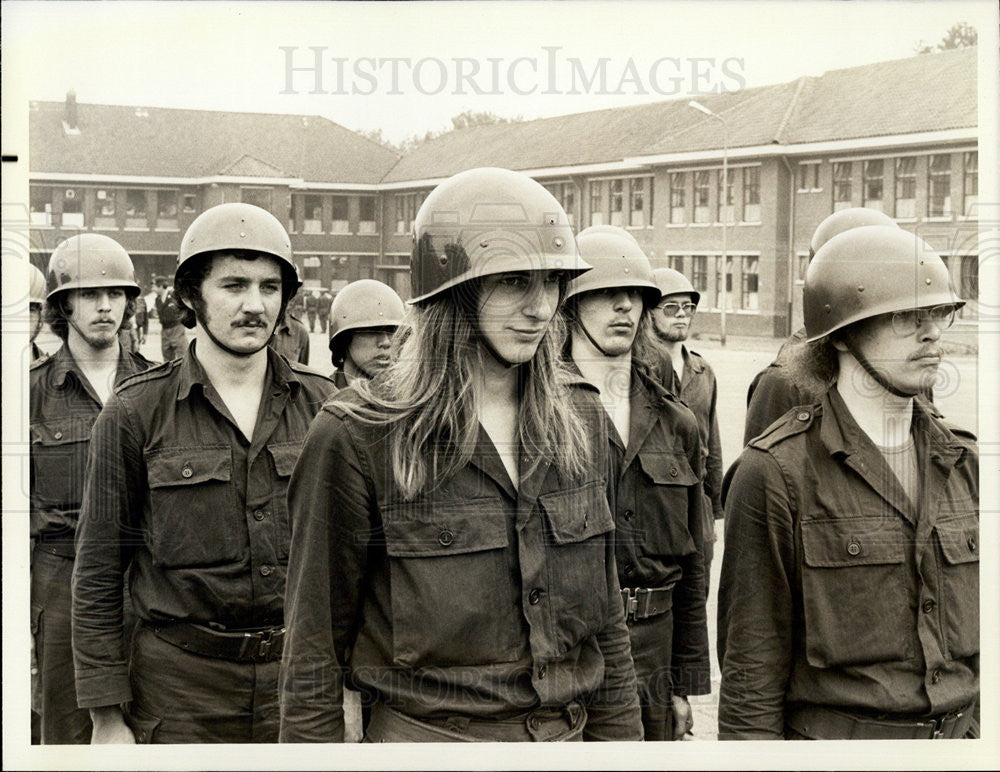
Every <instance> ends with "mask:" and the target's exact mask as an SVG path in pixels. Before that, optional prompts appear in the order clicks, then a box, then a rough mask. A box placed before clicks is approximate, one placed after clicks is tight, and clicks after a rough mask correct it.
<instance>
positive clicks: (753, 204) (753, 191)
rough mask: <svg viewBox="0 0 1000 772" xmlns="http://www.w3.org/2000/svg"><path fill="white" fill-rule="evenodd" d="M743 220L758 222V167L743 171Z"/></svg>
mask: <svg viewBox="0 0 1000 772" xmlns="http://www.w3.org/2000/svg"><path fill="white" fill-rule="evenodd" d="M743 220H744V221H745V222H760V167H759V166H750V167H747V168H745V169H744V170H743Z"/></svg>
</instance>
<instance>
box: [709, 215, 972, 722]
mask: <svg viewBox="0 0 1000 772" xmlns="http://www.w3.org/2000/svg"><path fill="white" fill-rule="evenodd" d="M963 304H964V303H963V301H962V300H960V299H959V298H958V297H957V296H956V295H955V293H954V291H953V289H952V287H951V285H950V283H949V276H948V270H947V268H946V267H945V264H944V262H943V261H942V260H941V258H940V257H938V255H936V254H935V253H934V251H933V250H932V248H931V247H930V246H929V245H928V244H927V243H925V242H924V241H922V240H920V239H919V238H917V237H916V236H914V235H912V234H910V233H907V232H905V231H903V230H901V229H898V228H895V227H884V226H866V227H861V228H856V229H852V230H849V231H846V232H844V233H841V234H839V235H838V236H835V237H834V238H832V239H831V240H830V241H828V242H827V243H826V244H825V245H824V246H823V247H822V248H821V249H820V250H819V251H818V252H817V254H816V256H815V258H814V259H813V261H812V263H811V264H810V265H809V268H808V270H807V272H806V277H805V288H804V293H803V309H804V316H805V324H806V333H807V341H808V342H807V344H806V345H808V346H809V347H810V351H811V357H812V362H813V369H814V370H815V371H816V373H817V374H819V375H822V376H823V377H828V378H830V379H831V380H833V386H831V387H830V389H829V390H828V391H827V392H826V394H825V395H824V396H823V397H822V399H821V400H820V401H819V402H818V403H817V404H815V405H812V406H807V407H796V408H793V410H791V411H789V412H788V413H786V415H785V417H784V419H783V420H781V421H779V422H776V423H774V424H772V426H771V428H770V429H769V430H768V431H766V432H765V433H764V434H762V435H760V436H758V437H757V438H755V439H754V440H753V441H752V442H751V443H750V445H749V447H748V448H747V449H746V450H745V451H744V453H743V455H742V457H741V459H740V462H739V466H738V468H737V470H736V472H735V475H734V478H733V481H732V487H731V488H730V490H729V494H728V497H727V500H726V550H725V555H724V557H723V564H722V580H721V585H720V589H719V641H718V643H719V646H718V650H719V659H720V662H721V665H722V686H721V692H720V702H719V734H720V737H721V738H722V739H781V738H785V739H831V740H832V739H848V738H850V739H919V738H926V739H931V738H959V737H976V736H978V719H977V717H978V704H979V475H978V451H977V446H976V440H975V437H974V435H972V434H970V433H969V432H967V431H964V430H962V429H959V428H957V427H955V426H953V425H951V424H949V423H947V422H946V421H945V420H944V419H943V417H942V416H941V415H940V413H939V412H938V411H937V410H936V409H935V408H934V407H933V405H932V404H930V403H928V402H927V401H926V400H924V398H923V397H922V396H919V394H920V392H921V391H922V390H923V389H924V388H925V387H926V386H927V385H928V384H929V382H930V381H932V380H933V378H934V377H935V374H936V372H937V369H938V366H939V365H940V362H941V358H942V347H941V336H942V333H943V332H944V331H945V330H946V329H947V328H948V327H949V326H950V325H951V323H952V321H953V320H954V316H955V311H956V309H958V308H960V307H961V306H962V305H963Z"/></svg>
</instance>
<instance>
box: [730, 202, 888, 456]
mask: <svg viewBox="0 0 1000 772" xmlns="http://www.w3.org/2000/svg"><path fill="white" fill-rule="evenodd" d="M864 225H887V226H892V227H897V226H896V221H895V220H893V219H892V218H891V217H890V216H889V215H887V214H883V213H882V212H879V211H876V210H875V209H868V208H866V207H852V208H850V209H841V210H839V211H836V212H834V213H833V214H831V215H830V216H829V217H827V218H826V219H825V220H823V222H821V223H820V224H819V226H818V227H817V228H816V230H815V232H814V233H813V237H812V241H811V242H810V244H809V259H810V260H812V258H813V255H815V254H816V252H818V251H819V248H820V247H822V246H823V245H824V244H825V243H826V242H828V241H829V240H830V239H832V238H833V237H834V236H836V235H837V234H838V233H843V232H844V231H846V230H850V229H851V228H859V227H862V226H864ZM805 339H806V334H805V330H804V329H800V330H797V331H795V332H794V333H792V335H791V337H789V338H788V340H787V341H785V342H784V343H783V344H782V346H781V348H780V349H778V354H777V356H776V357H775V358H774V361H773V362H771V364H769V365H768V366H767V367H766V368H764V369H763V370H761V371H760V372H759V373H757V375H756V376H754V379H753V381H751V383H750V387H749V389H747V417H746V427H745V429H744V432H743V444H744V445H747V444H749V442H750V440H752V439H753V438H754V437H756V436H757V435H758V434H760V433H761V432H763V431H764V430H765V429H766V428H767V427H768V426H770V425H771V424H772V423H773V422H774V421H776V420H778V419H779V418H781V416H783V415H784V414H785V413H786V412H788V411H789V410H791V409H792V408H793V407H795V406H797V405H811V404H812V403H813V402H815V401H817V400H818V399H819V398H820V397H821V396H823V393H824V392H825V391H826V390H827V388H828V387H829V385H830V384H828V383H820V382H818V381H816V380H815V378H813V377H812V376H811V375H810V374H809V373H808V367H806V368H801V367H798V366H797V362H796V355H797V353H799V352H800V351H801V349H800V348H799V347H798V344H800V343H802V342H804V341H805Z"/></svg>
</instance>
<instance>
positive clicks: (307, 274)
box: [302, 196, 322, 285]
mask: <svg viewBox="0 0 1000 772" xmlns="http://www.w3.org/2000/svg"><path fill="white" fill-rule="evenodd" d="M306 198H307V199H308V198H309V196H306ZM317 198H318V196H317ZM320 222H322V219H321V220H320ZM321 266H322V261H321V260H320V258H318V257H315V256H312V257H305V258H303V259H302V268H303V271H302V279H303V281H306V282H309V284H311V285H314V284H316V283H318V282H319V281H320V276H319V271H320V267H321Z"/></svg>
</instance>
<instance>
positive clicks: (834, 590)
mask: <svg viewBox="0 0 1000 772" xmlns="http://www.w3.org/2000/svg"><path fill="white" fill-rule="evenodd" d="M801 528H802V552H803V562H804V565H803V566H802V604H803V607H804V611H805V627H806V658H807V659H808V661H809V663H810V664H811V665H813V666H815V667H823V668H826V667H836V666H843V665H861V664H868V663H873V662H889V661H899V660H904V659H908V658H910V657H911V656H913V646H912V638H913V635H914V630H915V629H916V622H915V617H914V611H913V609H912V608H911V604H910V603H909V598H908V597H907V590H906V581H905V580H906V568H905V566H904V559H905V554H904V551H903V532H902V527H901V525H900V523H899V522H898V521H897V520H895V519H893V518H891V517H888V516H887V517H849V518H836V519H823V520H805V521H803V522H802V524H801Z"/></svg>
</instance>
